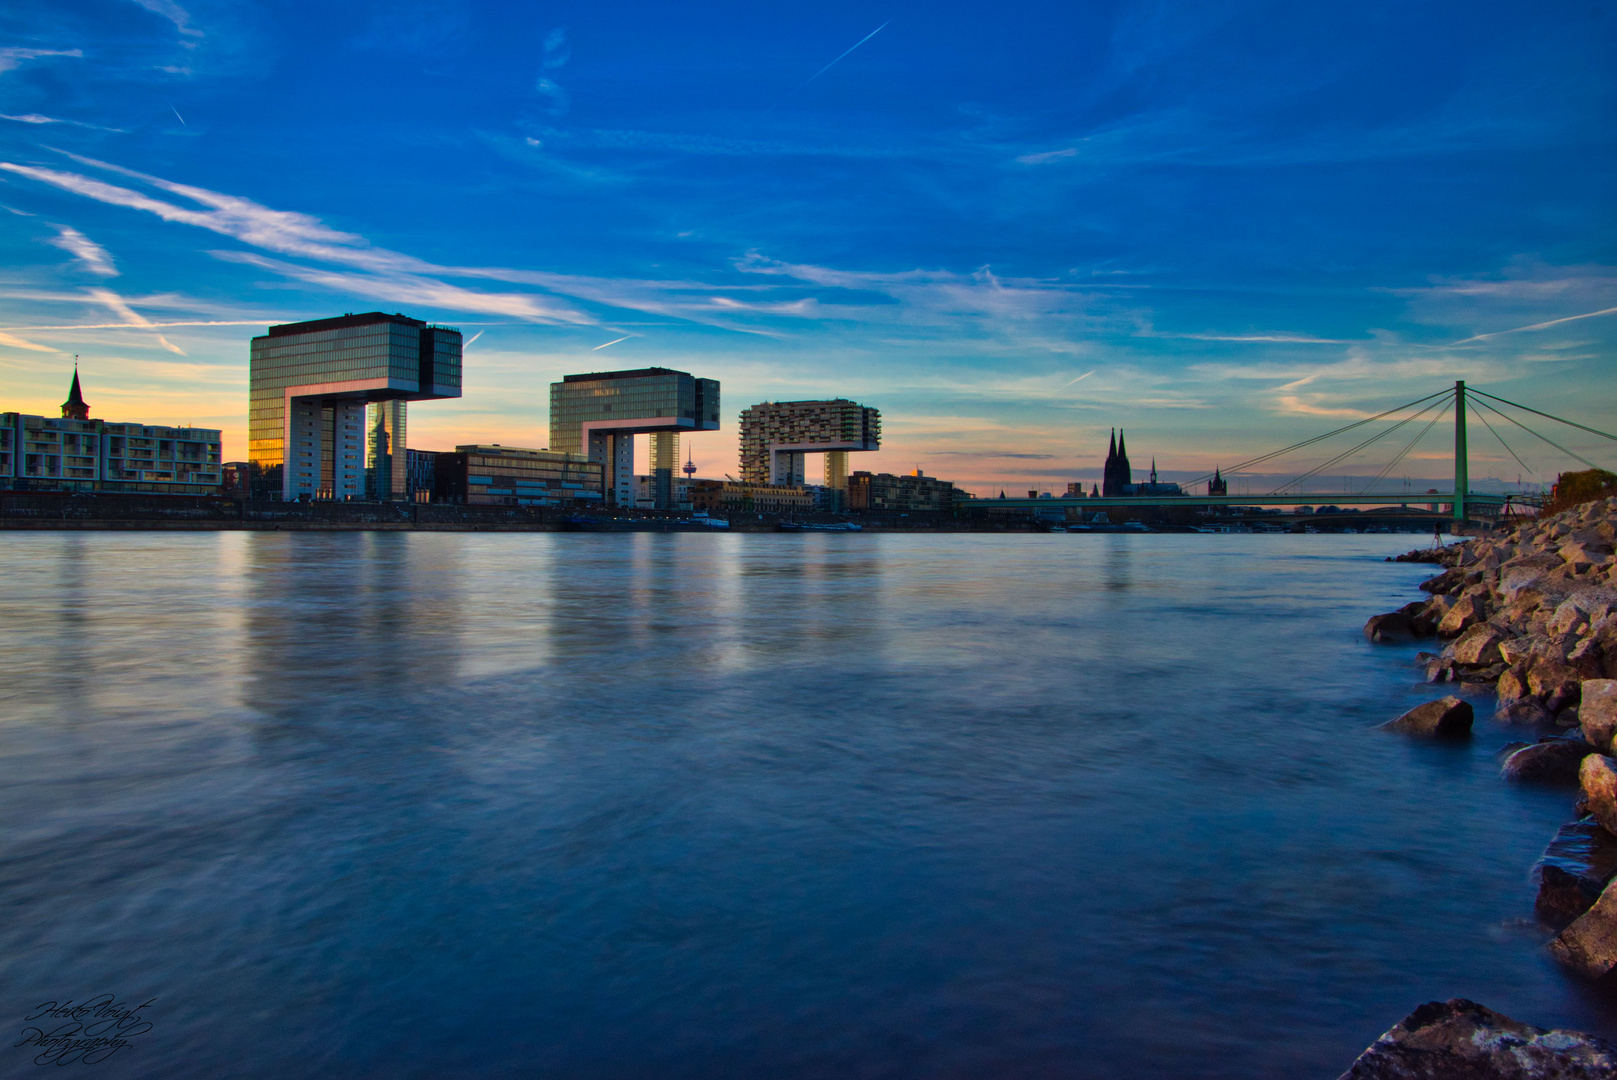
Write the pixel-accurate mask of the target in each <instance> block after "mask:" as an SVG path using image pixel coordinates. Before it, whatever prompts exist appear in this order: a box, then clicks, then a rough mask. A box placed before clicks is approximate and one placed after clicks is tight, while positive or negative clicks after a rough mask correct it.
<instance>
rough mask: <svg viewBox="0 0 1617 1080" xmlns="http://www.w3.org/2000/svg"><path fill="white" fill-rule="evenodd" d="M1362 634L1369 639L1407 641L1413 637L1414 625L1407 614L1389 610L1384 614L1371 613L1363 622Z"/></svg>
mask: <svg viewBox="0 0 1617 1080" xmlns="http://www.w3.org/2000/svg"><path fill="white" fill-rule="evenodd" d="M1364 636H1365V637H1366V638H1368V639H1369V640H1371V641H1408V640H1410V639H1411V638H1413V637H1415V627H1414V625H1413V623H1412V622H1411V621H1410V618H1409V616H1408V615H1406V614H1404V613H1403V612H1401V611H1389V612H1387V613H1386V614H1385V615H1372V616H1370V621H1368V622H1366V623H1365V624H1364Z"/></svg>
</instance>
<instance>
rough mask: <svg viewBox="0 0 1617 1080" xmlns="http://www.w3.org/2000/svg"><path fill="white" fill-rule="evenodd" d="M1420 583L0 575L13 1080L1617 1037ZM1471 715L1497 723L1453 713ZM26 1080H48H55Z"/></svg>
mask: <svg viewBox="0 0 1617 1080" xmlns="http://www.w3.org/2000/svg"><path fill="white" fill-rule="evenodd" d="M1420 542H1421V539H1420V538H1419V537H1412V536H1358V537H1353V536H1267V535H1255V536H1126V535H1115V536H1104V535H1103V536H1079V535H1067V536H1061V535H1008V536H989V535H937V536H932V535H929V536H915V537H903V536H882V535H825V534H822V535H807V536H798V535H681V534H675V535H655V534H617V535H599V534H597V535H585V534H526V535H521V534H518V535H469V534H414V535H410V534H364V533H337V534H325V535H322V534H295V533H258V534H253V533H224V534H207V533H198V534H189V535H163V534H152V533H129V534H95V533H40V534H18V533H8V534H3V535H0V661H3V667H0V780H3V783H0V912H3V916H0V1020H3V1021H4V1023H5V1024H6V1025H7V1028H8V1029H9V1031H10V1032H11V1037H10V1038H8V1039H7V1040H6V1041H5V1042H4V1043H3V1044H0V1076H4V1077H21V1076H37V1075H44V1074H43V1073H41V1071H40V1069H39V1068H38V1067H36V1066H34V1065H33V1064H31V1059H32V1053H31V1052H30V1051H29V1050H28V1049H27V1048H16V1047H15V1046H14V1044H15V1043H16V1042H17V1041H18V1039H19V1038H20V1033H21V1032H22V1030H23V1029H24V1028H25V1027H27V1026H29V1025H28V1024H26V1023H25V1022H24V1017H25V1016H26V1015H28V1014H29V1013H30V1012H32V1010H33V1009H34V1008H35V1007H36V1006H37V1005H38V1004H39V1003H40V1002H43V1001H48V1000H52V999H75V1000H83V999H86V998H90V997H92V996H93V995H96V994H99V993H111V994H116V995H118V996H119V997H121V998H123V999H125V1000H126V1001H128V1002H129V1003H130V1004H140V1003H142V1002H144V1001H147V1000H151V1001H152V1004H151V1005H150V1006H149V1007H148V1008H147V1010H146V1012H145V1015H146V1018H147V1019H148V1020H149V1021H150V1022H151V1024H152V1027H151V1030H150V1031H148V1032H146V1033H145V1034H143V1035H140V1036H138V1037H136V1038H135V1039H134V1040H133V1041H132V1042H131V1044H130V1045H129V1046H128V1047H127V1048H126V1049H123V1050H121V1051H119V1052H118V1053H117V1054H116V1055H115V1056H113V1057H112V1058H111V1059H109V1060H107V1061H105V1062H103V1063H102V1064H100V1065H94V1066H83V1065H79V1066H75V1068H76V1069H84V1070H86V1074H87V1075H91V1076H97V1077H107V1078H114V1077H126V1076H127V1077H157V1076H161V1077H165V1078H177V1077H198V1078H213V1077H222V1076H234V1077H270V1078H275V1080H286V1078H290V1077H298V1078H302V1077H387V1078H402V1077H422V1078H428V1077H431V1078H443V1077H518V1076H521V1077H558V1078H560V1077H566V1078H570V1080H573V1078H592V1077H613V1078H616V1077H691V1078H696V1077H770V1078H796V1077H838V1078H841V1077H849V1076H858V1077H870V1078H885V1077H973V1078H978V1077H994V1076H1018V1077H1035V1076H1051V1077H1056V1076H1059V1077H1095V1078H1102V1077H1107V1078H1109V1077H1163V1078H1188V1077H1230V1078H1237V1077H1239V1078H1244V1080H1245V1078H1253V1077H1285V1078H1294V1077H1304V1078H1305V1077H1320V1078H1329V1077H1334V1076H1335V1075H1336V1074H1337V1073H1338V1072H1340V1071H1341V1070H1342V1069H1344V1068H1346V1066H1347V1064H1348V1063H1349V1062H1350V1061H1351V1060H1352V1058H1353V1056H1354V1055H1355V1054H1356V1053H1358V1051H1359V1050H1360V1049H1362V1048H1363V1047H1364V1045H1366V1044H1367V1043H1368V1042H1369V1041H1371V1040H1372V1039H1373V1038H1374V1037H1375V1036H1376V1035H1378V1034H1379V1033H1380V1032H1381V1031H1382V1030H1384V1029H1385V1028H1387V1027H1388V1026H1390V1025H1391V1024H1392V1023H1393V1022H1394V1021H1396V1020H1398V1019H1400V1018H1401V1017H1402V1016H1403V1015H1405V1014H1406V1013H1407V1012H1408V1011H1409V1010H1410V1009H1411V1008H1412V1007H1413V1006H1415V1005H1417V1004H1419V1003H1420V1002H1423V1001H1426V1000H1429V999H1433V998H1448V997H1453V996H1465V997H1471V998H1475V999H1477V1000H1480V1001H1482V1002H1483V1003H1484V1004H1487V1005H1489V1006H1491V1007H1493V1008H1496V1009H1499V1010H1501V1011H1503V1012H1507V1013H1510V1014H1512V1015H1514V1016H1517V1017H1519V1018H1521V1019H1524V1020H1528V1021H1531V1022H1535V1023H1539V1024H1542V1025H1546V1026H1550V1025H1561V1026H1572V1027H1578V1028H1582V1029H1584V1030H1588V1031H1594V1032H1597V1033H1600V1034H1604V1035H1606V1036H1608V1037H1611V1036H1614V1035H1617V1009H1614V1008H1613V1007H1612V1006H1611V1005H1610V1004H1602V1003H1601V1002H1600V1001H1599V1000H1597V999H1596V998H1594V997H1593V996H1590V995H1589V994H1587V993H1586V992H1585V991H1583V990H1581V989H1580V988H1579V987H1578V986H1576V985H1575V984H1573V983H1571V982H1569V981H1568V980H1567V979H1565V978H1563V976H1562V975H1561V974H1560V973H1559V972H1558V971H1557V970H1556V968H1555V967H1554V965H1553V963H1552V962H1550V961H1549V960H1548V959H1547V957H1546V956H1545V954H1544V952H1543V950H1542V948H1541V944H1542V942H1543V941H1544V940H1545V935H1544V934H1543V933H1542V932H1541V931H1540V930H1539V929H1537V928H1536V927H1535V926H1534V925H1533V924H1532V922H1531V921H1530V920H1531V913H1532V897H1533V892H1532V887H1531V884H1530V881H1529V876H1528V875H1529V871H1530V869H1531V867H1532V865H1533V862H1534V861H1535V859H1537V857H1538V856H1539V854H1540V853H1541V851H1542V849H1543V847H1544V845H1545V843H1546V842H1547V841H1548V840H1549V839H1550V838H1551V836H1552V835H1553V834H1554V832H1555V830H1556V828H1557V827H1558V826H1559V825H1560V824H1561V823H1562V822H1563V821H1565V820H1566V819H1567V818H1568V816H1569V811H1570V806H1571V803H1572V799H1573V795H1572V793H1571V792H1569V791H1566V790H1549V791H1546V790H1542V789H1538V790H1535V789H1530V788H1521V787H1512V786H1508V785H1506V784H1504V783H1502V782H1501V781H1500V780H1499V779H1498V777H1497V764H1496V762H1495V761H1494V759H1493V756H1492V754H1493V751H1495V750H1496V749H1497V748H1498V747H1499V746H1500V745H1502V744H1503V743H1504V742H1505V741H1506V738H1507V735H1506V733H1505V732H1504V731H1502V730H1500V729H1498V728H1495V727H1494V726H1493V724H1492V723H1491V722H1489V721H1485V720H1479V733H1478V737H1477V738H1476V739H1474V740H1473V741H1472V743H1471V744H1470V745H1466V746H1442V745H1432V744H1424V743H1419V742H1412V741H1408V740H1405V739H1402V738H1398V737H1394V736H1389V735H1386V734H1384V733H1380V732H1375V731H1372V730H1371V727H1372V725H1374V724H1376V723H1378V722H1380V721H1383V720H1386V719H1388V718H1390V717H1391V716H1393V715H1395V714H1397V713H1398V712H1399V711H1401V710H1403V709H1405V708H1407V707H1409V706H1410V705H1412V704H1414V703H1416V702H1417V701H1420V700H1424V699H1425V698H1427V697H1429V696H1431V688H1424V687H1420V686H1418V685H1416V684H1415V682H1414V675H1413V672H1412V670H1411V669H1410V668H1409V666H1408V665H1407V659H1408V658H1409V657H1410V656H1411V655H1412V654H1413V652H1414V651H1415V650H1414V647H1413V646H1412V647H1408V648H1403V647H1372V646H1370V645H1367V644H1366V643H1365V642H1364V640H1363V639H1362V637H1361V636H1360V634H1359V628H1360V626H1361V625H1362V624H1363V622H1364V620H1365V618H1366V617H1368V616H1369V615H1371V614H1373V613H1375V612H1377V611H1384V610H1388V609H1389V608H1391V607H1394V606H1396V605H1399V604H1402V603H1404V602H1406V601H1407V600H1409V599H1411V598H1413V597H1414V596H1415V595H1418V594H1416V593H1415V592H1414V591H1413V587H1414V585H1415V583H1416V582H1417V581H1419V580H1421V579H1422V578H1423V577H1424V576H1426V574H1427V570H1426V568H1424V567H1421V566H1412V565H1403V564H1387V563H1384V562H1382V557H1383V556H1385V555H1387V554H1389V553H1392V552H1396V551H1401V550H1405V549H1407V548H1408V547H1410V546H1413V545H1415V544H1418V543H1420ZM1483 715H1486V710H1484V712H1483ZM50 1071H51V1074H52V1075H55V1074H56V1073H55V1070H50Z"/></svg>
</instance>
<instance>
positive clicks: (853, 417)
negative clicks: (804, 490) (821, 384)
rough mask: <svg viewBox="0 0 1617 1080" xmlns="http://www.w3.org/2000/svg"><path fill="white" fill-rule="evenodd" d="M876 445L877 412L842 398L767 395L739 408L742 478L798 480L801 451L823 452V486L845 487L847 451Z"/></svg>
mask: <svg viewBox="0 0 1617 1080" xmlns="http://www.w3.org/2000/svg"><path fill="white" fill-rule="evenodd" d="M880 448H881V413H880V412H879V411H878V410H876V409H872V408H870V407H868V406H865V405H860V404H857V403H856V402H852V401H849V400H847V399H846V398H837V399H835V400H833V401H766V402H764V403H763V404H761V405H753V406H751V407H750V408H747V409H745V410H743V411H742V413H741V479H742V480H743V481H745V482H747V483H753V484H801V483H803V480H804V476H803V455H804V454H806V453H808V454H816V453H823V454H824V455H825V486H826V487H829V488H835V489H837V490H839V491H846V490H848V451H850V450H879V449H880Z"/></svg>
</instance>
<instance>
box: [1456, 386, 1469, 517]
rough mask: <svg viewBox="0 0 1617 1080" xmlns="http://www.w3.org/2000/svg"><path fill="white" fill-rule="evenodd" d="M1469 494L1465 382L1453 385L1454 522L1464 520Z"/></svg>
mask: <svg viewBox="0 0 1617 1080" xmlns="http://www.w3.org/2000/svg"><path fill="white" fill-rule="evenodd" d="M1470 494H1471V467H1470V460H1469V457H1468V454H1467V449H1466V444H1465V380H1464V379H1459V380H1456V381H1455V383H1454V520H1455V521H1457V522H1458V521H1464V520H1465V500H1466V496H1468V495H1470Z"/></svg>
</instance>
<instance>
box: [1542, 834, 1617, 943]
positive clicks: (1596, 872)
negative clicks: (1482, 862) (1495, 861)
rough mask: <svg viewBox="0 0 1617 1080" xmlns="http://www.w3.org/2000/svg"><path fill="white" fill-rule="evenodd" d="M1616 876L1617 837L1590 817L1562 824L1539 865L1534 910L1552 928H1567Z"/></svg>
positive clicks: (1588, 907) (1558, 929) (1598, 897)
mask: <svg viewBox="0 0 1617 1080" xmlns="http://www.w3.org/2000/svg"><path fill="white" fill-rule="evenodd" d="M1614 877H1617V836H1612V835H1611V833H1609V832H1607V831H1606V830H1605V829H1602V828H1601V827H1600V826H1599V824H1597V823H1596V822H1595V821H1594V820H1592V819H1589V818H1584V819H1582V820H1580V821H1570V822H1568V823H1567V824H1565V825H1562V826H1561V829H1560V831H1559V832H1557V833H1556V834H1555V839H1554V840H1551V841H1550V845H1549V847H1547V848H1545V849H1544V857H1543V858H1542V859H1540V860H1539V864H1538V878H1539V889H1538V900H1537V902H1536V903H1535V904H1534V907H1533V910H1534V913H1535V914H1537V915H1538V917H1539V920H1540V921H1541V922H1543V923H1544V924H1545V925H1547V926H1549V927H1550V928H1552V929H1554V930H1556V931H1560V930H1565V929H1566V928H1567V926H1569V925H1570V924H1571V923H1572V922H1573V920H1575V919H1577V918H1578V917H1579V916H1580V915H1582V914H1583V913H1584V912H1586V911H1588V910H1589V909H1590V908H1591V907H1593V906H1594V902H1595V901H1596V900H1598V899H1600V894H1601V892H1602V891H1603V890H1604V889H1605V888H1606V886H1607V885H1609V884H1610V883H1611V880H1612V878H1614Z"/></svg>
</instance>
